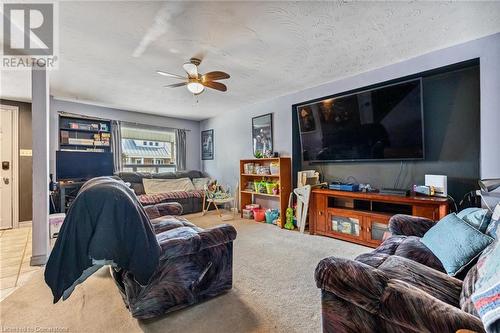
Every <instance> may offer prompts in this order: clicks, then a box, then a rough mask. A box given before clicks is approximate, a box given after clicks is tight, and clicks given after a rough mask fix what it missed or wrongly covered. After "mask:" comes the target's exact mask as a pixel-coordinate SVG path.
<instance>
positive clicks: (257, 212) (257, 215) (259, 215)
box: [253, 208, 266, 222]
mask: <svg viewBox="0 0 500 333" xmlns="http://www.w3.org/2000/svg"><path fill="white" fill-rule="evenodd" d="M253 219H254V220H255V222H264V221H265V220H266V210H265V209H264V208H255V209H254V210H253Z"/></svg>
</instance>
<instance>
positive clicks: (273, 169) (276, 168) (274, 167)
mask: <svg viewBox="0 0 500 333" xmlns="http://www.w3.org/2000/svg"><path fill="white" fill-rule="evenodd" d="M269 172H270V173H271V175H279V174H280V164H279V162H271V164H269Z"/></svg>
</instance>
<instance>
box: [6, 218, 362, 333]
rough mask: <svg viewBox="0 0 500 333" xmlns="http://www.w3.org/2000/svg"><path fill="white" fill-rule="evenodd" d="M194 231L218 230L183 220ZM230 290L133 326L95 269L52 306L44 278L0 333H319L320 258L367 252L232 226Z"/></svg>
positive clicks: (17, 301)
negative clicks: (12, 331) (317, 274)
mask: <svg viewBox="0 0 500 333" xmlns="http://www.w3.org/2000/svg"><path fill="white" fill-rule="evenodd" d="M188 218H189V219H190V220H191V221H192V222H194V223H196V224H198V225H199V226H201V227H209V226H211V225H215V224H219V222H220V221H219V219H218V218H217V217H215V216H214V215H212V214H210V215H207V216H205V217H200V216H199V215H192V216H189V217H188ZM227 223H231V224H233V225H234V226H235V227H236V229H237V230H238V236H237V238H236V241H235V246H234V280H233V289H232V290H231V291H230V292H228V293H226V294H224V295H222V296H219V297H217V298H215V299H212V300H209V301H207V302H204V303H202V304H198V305H195V306H192V307H190V308H187V309H184V310H180V311H177V312H175V313H172V314H169V315H166V316H164V317H161V318H159V319H157V320H155V321H150V322H139V321H137V320H135V319H133V318H132V317H131V316H130V314H129V312H128V311H127V310H126V308H125V306H124V303H123V301H122V299H121V297H120V294H119V293H118V290H117V289H116V287H115V285H114V283H113V281H112V280H111V278H110V276H109V271H107V270H104V269H103V270H101V271H99V272H97V273H96V274H94V276H92V277H91V278H89V279H88V280H87V281H86V282H84V283H83V284H82V285H80V286H78V287H77V289H76V290H75V292H74V293H73V295H72V296H71V297H70V298H69V299H68V300H67V301H64V302H59V303H58V304H52V297H51V293H50V290H49V289H48V287H47V286H46V285H45V283H44V281H43V272H36V273H35V274H34V276H33V277H32V278H31V280H30V281H29V282H27V284H26V285H24V286H23V287H21V288H19V289H18V290H16V291H15V292H14V293H12V294H11V295H10V296H8V297H7V298H6V299H5V300H4V301H2V302H1V303H0V319H1V320H0V321H1V326H2V329H3V331H6V329H9V328H13V329H17V331H20V329H24V330H25V331H35V329H38V331H50V332H320V330H321V313H320V292H319V290H318V289H317V288H316V286H315V282H314V269H315V267H316V264H317V263H318V261H319V260H320V259H321V258H324V257H327V256H332V255H335V256H340V257H346V258H354V257H355V256H356V255H358V254H361V253H363V252H367V251H369V249H368V248H366V247H363V246H358V245H355V244H351V243H347V242H342V241H338V240H334V239H330V238H326V237H319V236H310V235H307V234H305V235H303V234H300V233H299V232H293V231H287V230H281V229H279V228H277V227H275V226H273V225H267V224H262V223H255V222H253V221H248V220H241V219H239V218H238V219H235V220H233V221H228V222H227Z"/></svg>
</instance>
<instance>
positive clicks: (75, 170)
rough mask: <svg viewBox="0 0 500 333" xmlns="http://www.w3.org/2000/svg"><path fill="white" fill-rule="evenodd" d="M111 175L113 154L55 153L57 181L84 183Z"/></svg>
mask: <svg viewBox="0 0 500 333" xmlns="http://www.w3.org/2000/svg"><path fill="white" fill-rule="evenodd" d="M112 175H113V153H101V152H99V153H97V152H78V151H57V152H56V178H57V180H58V181H59V180H73V181H84V180H89V179H91V178H94V177H100V176H112Z"/></svg>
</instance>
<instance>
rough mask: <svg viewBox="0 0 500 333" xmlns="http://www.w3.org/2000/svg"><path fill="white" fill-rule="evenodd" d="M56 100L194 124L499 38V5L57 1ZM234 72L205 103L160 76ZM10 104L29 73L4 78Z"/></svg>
mask: <svg viewBox="0 0 500 333" xmlns="http://www.w3.org/2000/svg"><path fill="white" fill-rule="evenodd" d="M59 11H60V28H59V35H60V66H59V70H57V71H53V72H52V73H51V78H50V83H51V93H52V94H53V95H54V96H55V97H58V98H63V99H69V100H80V101H85V102H90V103H95V104H99V105H107V106H111V107H117V108H123V109H127V110H133V111H142V112H147V113H155V114H161V115H169V116H177V117H182V118H190V119H205V118H208V117H211V116H214V115H217V114H220V113H222V112H224V111H227V110H229V109H233V108H237V107H240V106H243V105H246V104H250V103H255V102H258V101H262V100H265V99H269V98H272V97H275V96H279V95H284V94H287V93H290V92H293V91H297V90H301V89H304V88H309V87H312V86H316V85H319V84H321V83H325V82H328V81H334V80H336V79H339V78H341V77H346V76H350V75H353V74H356V73H360V72H363V71H367V70H370V69H373V68H377V67H381V66H384V65H388V64H391V63H394V62H398V61H402V60H405V59H408V58H411V57H414V56H417V55H420V54H423V53H427V52H429V51H432V50H435V49H440V48H444V47H446V46H451V45H455V44H458V43H461V42H464V41H467V40H472V39H476V38H479V37H482V36H485V35H489V34H493V33H496V32H499V31H500V2H345V1H332V2H217V3H213V2H121V1H120V2H118V1H115V2H61V3H60V9H59ZM195 55H198V56H202V57H203V62H202V64H201V66H200V69H201V71H202V72H208V71H212V70H223V71H226V72H228V73H229V74H230V75H231V79H229V80H227V81H225V82H224V83H226V84H227V86H228V92H226V93H221V92H218V91H214V90H210V89H207V91H206V92H205V93H203V94H202V95H200V96H199V98H198V102H196V100H195V98H193V96H192V95H191V94H189V93H188V91H187V90H186V89H185V88H184V87H181V88H175V89H167V88H163V87H162V86H163V85H165V84H170V83H176V82H178V81H176V80H175V79H169V78H165V77H162V76H159V75H157V74H155V70H157V69H161V70H165V71H169V72H173V73H178V74H183V72H182V67H181V65H182V63H183V62H185V61H186V60H187V59H189V58H190V57H192V56H195ZM1 81H2V82H1V83H2V86H1V87H0V89H1V91H0V92H1V94H2V96H3V97H13V98H25V99H29V98H30V96H29V84H30V83H29V75H26V73H16V72H2V79H1Z"/></svg>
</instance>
